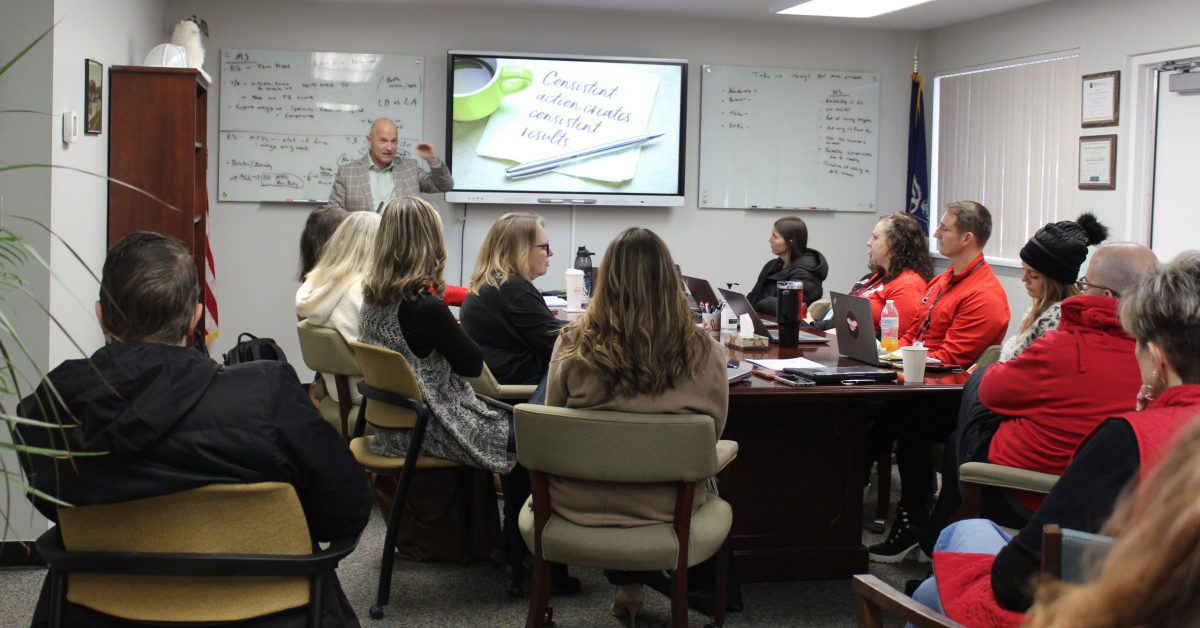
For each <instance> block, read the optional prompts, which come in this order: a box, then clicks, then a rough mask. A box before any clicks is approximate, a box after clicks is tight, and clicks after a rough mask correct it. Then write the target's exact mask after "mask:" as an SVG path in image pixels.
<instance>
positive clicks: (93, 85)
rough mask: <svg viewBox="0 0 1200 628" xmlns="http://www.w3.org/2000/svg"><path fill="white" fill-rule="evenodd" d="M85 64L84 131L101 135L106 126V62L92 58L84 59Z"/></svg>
mask: <svg viewBox="0 0 1200 628" xmlns="http://www.w3.org/2000/svg"><path fill="white" fill-rule="evenodd" d="M83 64H84V72H83V110H84V112H85V118H86V121H85V124H84V127H83V132H84V133H87V134H88V135H100V131H102V130H103V128H104V64H103V63H100V62H99V61H93V60H91V59H84V60H83Z"/></svg>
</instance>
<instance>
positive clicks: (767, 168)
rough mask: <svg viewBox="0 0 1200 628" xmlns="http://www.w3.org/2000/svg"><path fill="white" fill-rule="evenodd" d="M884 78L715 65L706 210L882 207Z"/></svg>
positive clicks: (711, 68) (704, 134) (706, 137)
mask: <svg viewBox="0 0 1200 628" xmlns="http://www.w3.org/2000/svg"><path fill="white" fill-rule="evenodd" d="M878 120H879V75H878V74H872V73H869V72H848V71H838V70H798V69H787V68H754V67H735V66H720V65H706V66H704V68H703V71H702V72H701V96H700V181H699V187H700V190H699V191H700V207H714V208H750V209H831V210H840V211H861V212H874V211H875V179H876V168H875V163H876V155H877V154H878V147H879V128H878Z"/></svg>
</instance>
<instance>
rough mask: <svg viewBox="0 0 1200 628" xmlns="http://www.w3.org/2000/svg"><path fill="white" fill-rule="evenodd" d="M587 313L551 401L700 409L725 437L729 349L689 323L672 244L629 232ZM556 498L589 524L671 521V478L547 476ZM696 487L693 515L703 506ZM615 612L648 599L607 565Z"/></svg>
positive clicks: (560, 355)
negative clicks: (635, 482) (615, 481)
mask: <svg viewBox="0 0 1200 628" xmlns="http://www.w3.org/2000/svg"><path fill="white" fill-rule="evenodd" d="M603 260H604V263H603V265H602V266H601V267H600V270H599V272H598V273H597V275H596V284H595V290H594V291H593V293H592V296H591V301H590V302H589V303H588V308H587V311H586V312H585V313H584V314H583V316H582V317H581V318H580V319H579V320H577V321H575V322H573V323H569V324H568V325H567V326H566V327H564V328H563V331H562V334H561V336H560V338H559V340H558V342H557V343H556V344H555V347H554V356H553V357H552V358H551V361H550V372H549V376H548V390H547V392H546V405H550V406H561V407H567V408H587V409H592V410H616V411H626V412H644V413H696V414H706V415H708V416H710V417H712V419H713V431H714V432H715V433H716V435H717V437H718V438H719V437H720V435H721V432H722V431H723V430H724V429H725V417H726V414H727V412H728V409H729V385H728V382H727V379H726V366H725V364H726V360H727V357H726V355H725V350H724V348H722V347H721V345H719V344H717V342H716V341H714V340H713V339H712V337H710V336H709V335H708V333H707V332H705V331H703V330H701V329H700V328H698V327H697V326H696V325H694V324H693V323H692V318H691V313H690V312H689V311H688V306H687V301H686V300H685V297H684V295H683V288H682V286H681V282H680V278H679V273H678V271H676V270H675V263H674V262H673V261H672V259H671V253H670V251H668V250H667V245H666V244H665V243H664V242H663V241H662V239H661V238H659V237H658V236H657V235H655V234H654V232H652V231H650V230H648V229H640V228H636V227H635V228H632V229H626V230H625V231H622V232H621V233H620V234H618V235H617V237H616V239H614V240H613V241H612V243H611V244H609V246H608V250H607V251H605V253H604V257H603ZM550 492H551V503H553V504H554V509H555V512H556V513H557V514H558V515H560V516H562V517H563V518H565V519H568V520H570V521H572V522H574V523H576V524H579V525H584V526H596V525H606V526H611V525H620V526H640V525H651V524H656V523H662V522H669V521H672V520H673V519H674V510H675V487H674V485H669V484H663V485H656V484H650V485H646V486H644V487H640V488H638V489H636V490H632V489H630V488H629V487H628V485H609V484H605V483H602V482H580V481H573V480H569V479H564V478H557V477H551V478H550ZM704 500H705V493H704V492H703V491H700V492H697V495H696V501H695V503H694V504H693V512H694V511H695V509H696V508H699V507H700V505H701V504H703V503H704ZM606 575H607V576H608V577H609V581H610V582H612V583H613V584H616V585H618V586H617V594H616V598H615V599H614V601H613V606H612V612H613V614H616V615H620V614H623V613H628V614H629V616H630V619H631V620H632V619H633V618H634V617H635V616H636V615H637V612H638V610H639V609H640V608H641V605H642V602H643V600H644V593H643V590H642V585H641V584H640V581H641V576H640V574H631V573H628V572H606Z"/></svg>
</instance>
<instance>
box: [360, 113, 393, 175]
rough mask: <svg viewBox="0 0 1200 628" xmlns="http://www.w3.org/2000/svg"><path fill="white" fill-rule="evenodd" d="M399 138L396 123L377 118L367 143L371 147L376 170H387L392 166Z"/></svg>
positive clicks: (372, 125) (368, 135) (388, 119)
mask: <svg viewBox="0 0 1200 628" xmlns="http://www.w3.org/2000/svg"><path fill="white" fill-rule="evenodd" d="M398 137H399V136H398V134H397V131H396V123H395V122H392V121H391V119H390V118H377V119H376V120H375V121H374V122H372V123H371V132H370V133H368V134H367V143H368V144H369V145H370V147H371V161H373V162H375V167H376V168H387V167H388V166H390V165H391V164H392V158H393V157H395V156H396V143H397V140H398Z"/></svg>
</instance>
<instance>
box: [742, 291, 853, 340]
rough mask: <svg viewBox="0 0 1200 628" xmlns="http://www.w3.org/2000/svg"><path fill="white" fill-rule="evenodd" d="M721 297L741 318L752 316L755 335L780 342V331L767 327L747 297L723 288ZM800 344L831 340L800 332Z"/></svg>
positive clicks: (751, 320)
mask: <svg viewBox="0 0 1200 628" xmlns="http://www.w3.org/2000/svg"><path fill="white" fill-rule="evenodd" d="M721 296H723V297H725V302H726V303H728V304H729V307H731V308H733V311H734V313H735V314H737V315H738V317H739V318H740V317H741V316H742V315H744V314H749V315H750V322H751V324H753V325H754V333H755V334H758V335H759V336H766V337H767V338H770V339H771V342H779V329H778V328H775V329H767V326H766V325H764V324H763V320H762V318H760V317H759V315H758V312H755V311H754V306H752V305H750V301H749V300H747V299H746V295H744V294H742V293H740V292H734V291H732V290H726V289H724V288H721ZM799 342H800V344H818V343H823V342H829V339H828V338H826V337H825V336H818V335H817V334H810V333H808V332H806V331H802V332H800V339H799Z"/></svg>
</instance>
